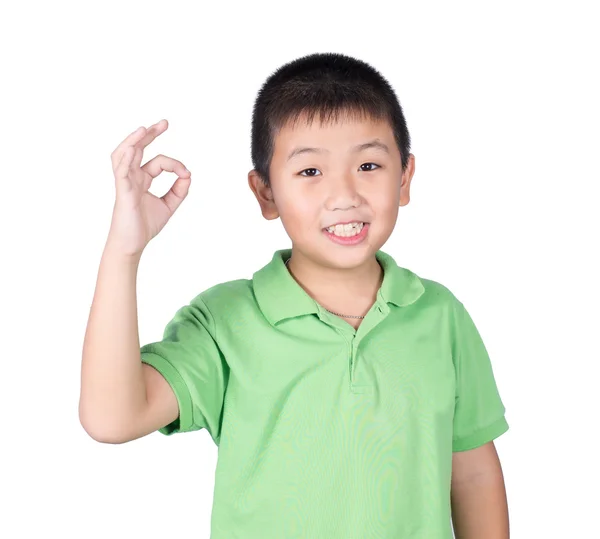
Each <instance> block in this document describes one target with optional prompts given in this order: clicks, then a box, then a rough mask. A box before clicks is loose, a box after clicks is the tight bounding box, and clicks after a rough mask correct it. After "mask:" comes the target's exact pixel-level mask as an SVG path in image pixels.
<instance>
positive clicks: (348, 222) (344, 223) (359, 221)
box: [323, 219, 369, 230]
mask: <svg viewBox="0 0 600 539" xmlns="http://www.w3.org/2000/svg"><path fill="white" fill-rule="evenodd" d="M350 223H364V224H365V225H368V224H369V223H367V222H366V221H362V220H360V219H353V220H351V221H340V222H339V223H333V224H331V225H327V226H325V227H323V229H324V230H325V229H327V228H329V227H330V226H336V225H349V224H350Z"/></svg>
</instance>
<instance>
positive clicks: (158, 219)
mask: <svg viewBox="0 0 600 539" xmlns="http://www.w3.org/2000/svg"><path fill="white" fill-rule="evenodd" d="M168 126H169V124H168V122H167V120H161V121H159V122H158V123H156V124H154V125H152V126H151V127H149V128H148V129H146V128H145V127H140V128H138V129H137V130H136V131H134V132H133V133H131V134H130V135H129V136H128V137H127V138H126V139H125V140H123V142H121V144H119V145H118V146H117V148H116V149H115V151H114V152H113V153H112V154H111V156H110V157H111V161H112V167H113V172H114V175H115V182H116V199H115V206H114V210H113V217H112V222H111V225H110V232H109V236H108V240H107V245H108V246H110V248H111V249H113V250H116V251H118V252H119V253H121V254H124V255H132V256H139V255H141V253H142V251H143V250H144V248H145V247H146V245H147V244H148V243H149V242H150V240H151V239H152V238H154V236H156V235H157V234H158V233H159V232H160V231H161V230H162V229H163V227H164V226H165V225H166V224H167V221H168V220H169V219H170V217H171V216H172V215H173V213H174V212H175V210H176V209H177V208H178V207H179V205H180V204H181V203H182V202H183V199H184V198H185V197H186V196H187V194H188V190H189V187H190V182H191V173H190V171H189V170H187V169H186V168H185V166H184V165H183V163H181V161H177V160H176V159H172V158H170V157H167V156H165V155H157V156H156V157H154V158H153V159H150V160H149V161H148V162H147V163H146V164H144V165H143V166H141V167H140V164H141V162H142V157H143V154H144V148H145V147H146V146H148V144H150V143H151V142H152V141H153V140H154V139H155V138H156V137H157V136H158V135H160V134H161V133H163V132H164V131H166V129H167V127H168ZM162 171H167V172H175V173H176V174H177V175H178V176H179V177H178V178H177V180H175V183H174V184H173V185H172V186H171V189H170V190H169V192H168V193H166V194H165V195H164V196H162V197H161V198H158V197H157V196H155V195H153V194H151V193H149V192H148V189H149V188H150V184H151V183H152V180H153V179H154V178H156V177H157V176H158V175H159V174H160V173H161V172H162Z"/></svg>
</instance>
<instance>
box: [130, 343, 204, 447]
mask: <svg viewBox="0 0 600 539" xmlns="http://www.w3.org/2000/svg"><path fill="white" fill-rule="evenodd" d="M141 358H142V363H147V364H148V365H150V366H152V367H154V368H155V369H156V370H157V371H158V372H159V373H160V374H161V375H162V376H163V377H164V378H165V380H166V381H167V382H168V383H169V385H170V386H171V388H173V392H174V393H175V397H176V398H177V403H178V404H179V417H178V418H177V419H176V420H175V421H173V422H172V423H170V424H169V425H165V426H164V427H162V428H160V429H158V432H160V433H162V434H165V435H166V436H168V435H170V434H175V433H176V432H185V431H189V430H192V429H193V425H194V419H193V414H192V398H191V396H190V392H189V389H188V387H187V385H186V383H185V381H184V379H183V378H182V377H181V375H180V374H179V372H178V371H177V369H176V368H175V367H174V366H173V365H172V364H171V363H170V362H169V361H168V360H167V359H165V358H164V357H162V356H159V355H158V354H155V353H154V352H142V353H141Z"/></svg>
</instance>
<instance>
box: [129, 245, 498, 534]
mask: <svg viewBox="0 0 600 539" xmlns="http://www.w3.org/2000/svg"><path fill="white" fill-rule="evenodd" d="M290 254H291V250H289V249H284V250H280V251H277V252H276V253H275V254H274V256H273V259H272V261H271V262H269V263H268V264H267V265H266V266H265V267H263V268H262V269H260V270H259V271H257V272H256V273H254V275H253V278H252V279H240V280H236V281H229V282H225V283H221V284H218V285H216V286H214V287H212V288H210V289H208V290H206V291H204V292H202V293H201V294H199V295H198V296H197V297H196V298H194V299H193V300H192V301H191V302H190V304H189V305H187V306H185V307H182V308H181V309H180V310H178V311H177V313H176V314H175V316H174V317H173V319H172V320H171V321H170V322H169V324H168V325H167V327H166V329H165V333H164V337H163V339H162V340H161V341H160V342H155V343H151V344H147V345H145V346H143V347H142V348H141V358H142V361H143V362H144V363H147V364H149V365H152V366H153V367H154V368H156V369H157V370H158V371H159V372H161V373H162V374H163V376H164V377H165V379H166V380H167V381H168V383H169V384H170V385H171V386H172V388H173V390H174V392H175V395H176V396H177V401H178V403H179V410H180V415H179V417H178V419H177V420H176V421H174V422H173V423H171V424H170V425H166V426H165V427H163V428H161V429H160V432H162V433H163V434H166V435H170V434H173V433H176V432H189V431H194V430H199V429H202V428H205V429H207V430H208V431H209V433H210V435H211V437H212V439H213V440H214V442H215V443H216V444H217V446H218V462H217V469H216V474H215V489H214V499H213V507H212V519H211V539H233V538H240V539H271V538H273V539H275V538H277V539H287V538H298V539H300V538H303V539H304V538H307V539H371V538H373V539H375V538H378V539H401V538H409V537H410V538H411V539H452V536H453V535H452V528H451V509H450V479H451V469H452V452H453V451H464V450H467V449H472V448H475V447H478V446H480V445H482V444H484V443H486V442H489V441H490V440H493V439H494V438H496V437H498V436H500V435H501V434H503V433H504V432H505V431H506V430H507V429H508V423H507V422H506V419H505V415H504V412H505V409H504V406H503V403H502V401H501V399H500V395H499V393H498V389H497V386H496V382H495V380H494V375H493V372H492V366H491V362H490V358H489V356H488V354H487V351H486V348H485V346H484V344H483V342H482V339H481V337H480V335H479V333H478V330H477V329H476V327H475V325H474V323H473V320H472V319H471V317H470V316H469V314H468V312H467V311H466V309H465V307H464V306H463V304H462V303H461V302H460V301H459V300H458V299H456V297H455V296H454V295H453V294H452V293H451V292H450V291H449V290H448V289H447V288H446V287H444V286H443V285H441V284H439V283H437V282H435V281H432V280H428V279H423V278H419V277H418V276H417V275H416V274H415V273H413V272H411V271H409V270H407V269H404V268H401V267H399V266H398V265H397V264H396V262H395V261H394V259H393V258H392V257H391V256H389V255H388V254H386V253H384V252H382V251H378V252H377V254H376V257H377V260H378V261H379V263H380V265H381V266H382V268H383V271H384V278H383V282H382V284H381V287H380V289H379V291H378V293H377V299H376V301H375V303H374V304H373V306H372V307H371V309H370V310H369V312H368V313H367V315H366V317H365V318H364V320H363V321H362V322H361V324H360V326H359V327H358V329H357V330H355V329H354V328H353V327H352V326H351V325H350V324H348V323H347V322H345V321H344V320H343V319H341V318H338V317H337V316H335V315H333V314H331V313H329V312H327V311H326V310H325V309H324V308H323V307H321V306H320V305H319V304H318V303H317V302H315V300H313V299H312V298H311V297H310V296H309V295H308V294H307V293H306V292H305V291H304V290H303V289H302V287H301V286H300V285H299V284H298V283H297V282H296V281H295V279H294V278H293V277H292V275H291V274H290V273H289V271H288V269H287V267H286V266H285V264H284V262H285V260H287V258H288V257H289V256H290ZM196 464H197V465H201V463H196Z"/></svg>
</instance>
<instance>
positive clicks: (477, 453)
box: [451, 441, 509, 539]
mask: <svg viewBox="0 0 600 539" xmlns="http://www.w3.org/2000/svg"><path fill="white" fill-rule="evenodd" d="M451 500H452V523H453V526H454V534H455V536H456V539H509V521H508V503H507V500H506V489H505V486H504V476H503V474H502V467H501V465H500V459H499V458H498V453H497V452H496V447H495V445H494V442H493V441H492V442H488V443H486V444H484V445H482V446H480V447H477V448H475V449H471V450H468V451H459V452H455V453H453V454H452V490H451Z"/></svg>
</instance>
